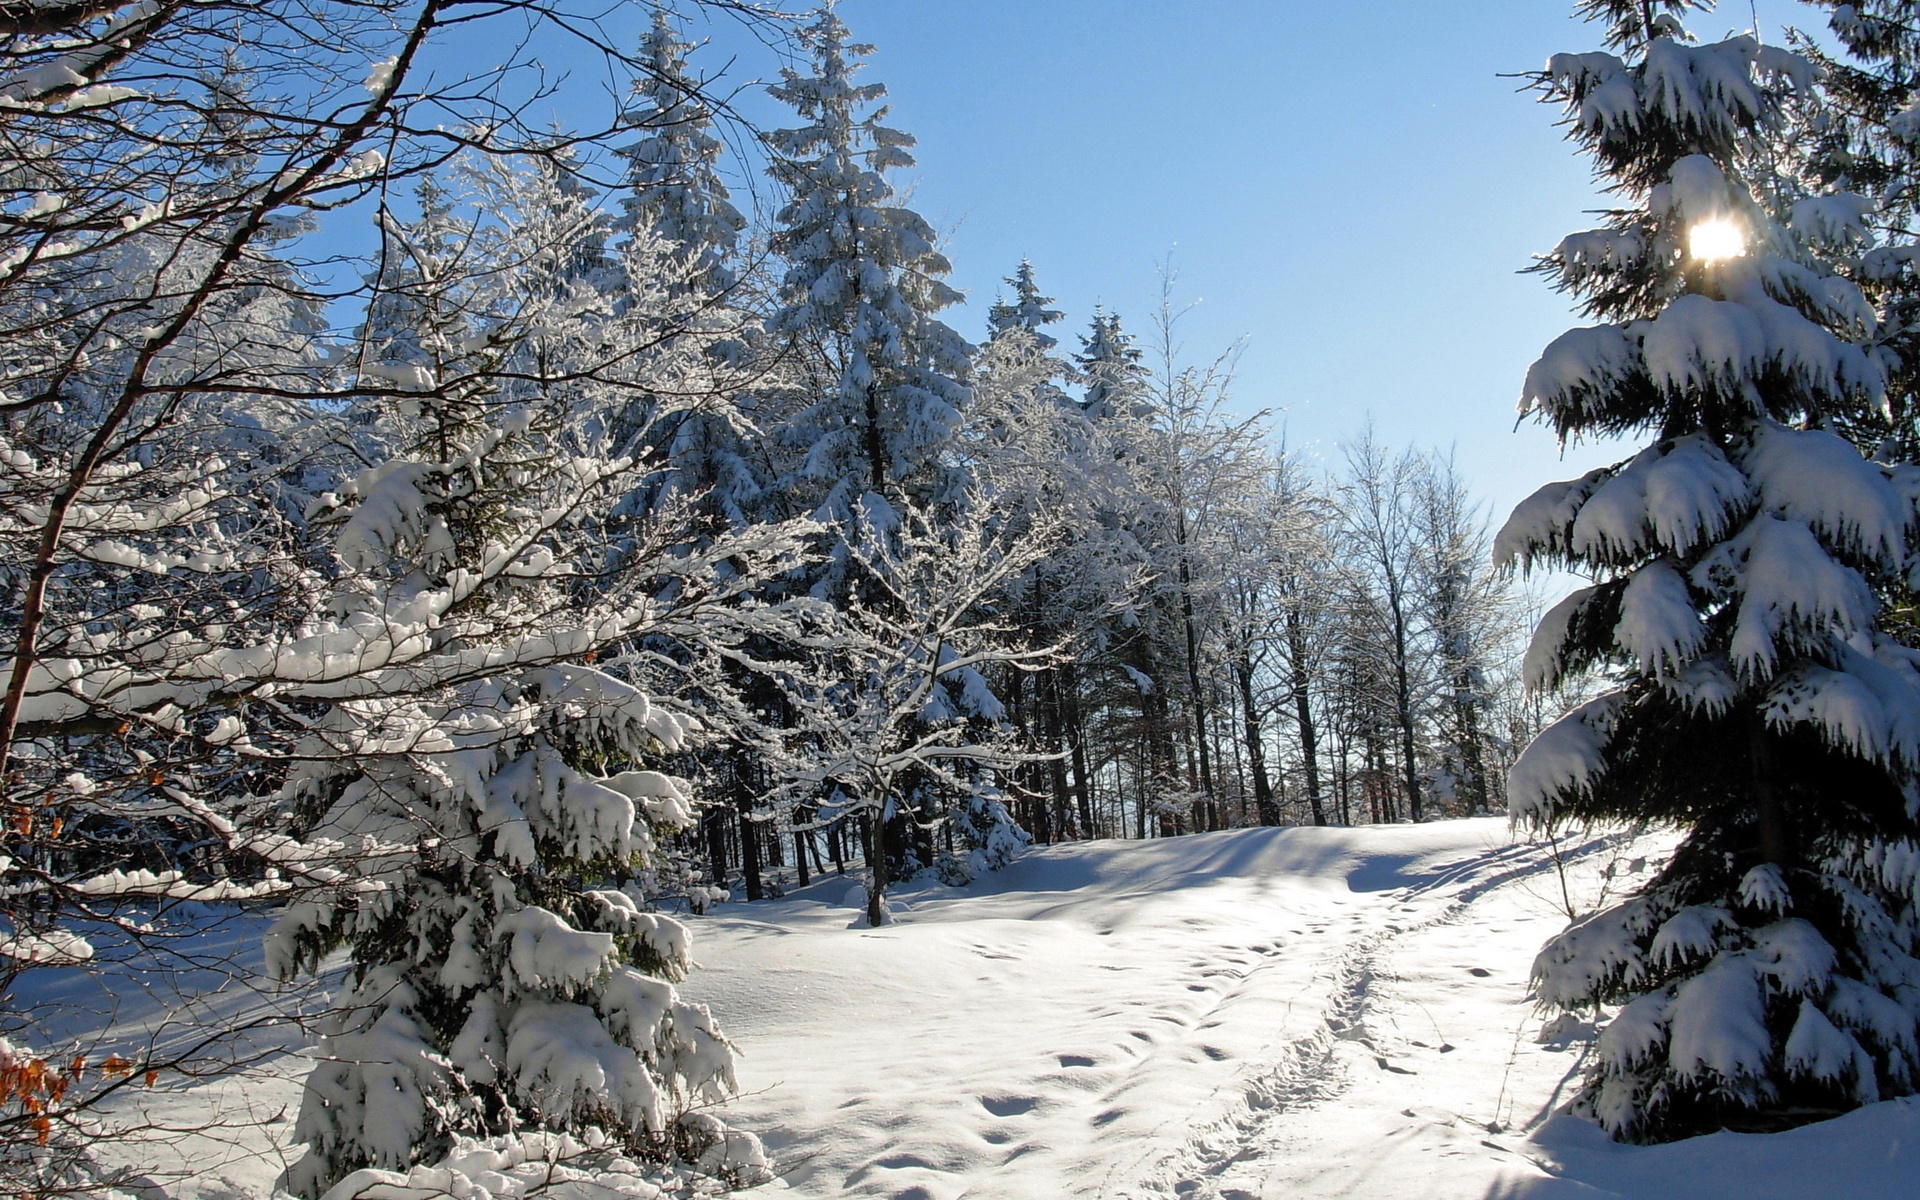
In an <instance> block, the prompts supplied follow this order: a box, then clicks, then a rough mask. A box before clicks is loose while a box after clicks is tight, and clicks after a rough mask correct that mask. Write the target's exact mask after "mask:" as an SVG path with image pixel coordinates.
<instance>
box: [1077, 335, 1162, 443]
mask: <svg viewBox="0 0 1920 1200" xmlns="http://www.w3.org/2000/svg"><path fill="white" fill-rule="evenodd" d="M1140 358H1141V352H1140V348H1139V347H1138V346H1136V345H1134V344H1133V338H1132V337H1131V336H1129V335H1128V334H1127V332H1126V331H1125V330H1124V329H1122V328H1120V314H1119V313H1109V312H1106V311H1104V310H1099V311H1096V312H1095V313H1094V314H1093V325H1092V327H1091V328H1090V329H1089V330H1088V331H1087V334H1086V336H1085V337H1083V338H1081V339H1080V353H1079V354H1077V355H1075V356H1074V360H1073V361H1074V362H1075V363H1076V364H1078V365H1079V367H1080V372H1081V375H1082V377H1083V378H1085V379H1086V381H1087V394H1086V397H1085V399H1084V400H1083V401H1082V402H1081V405H1082V407H1083V408H1085V409H1086V411H1087V415H1088V416H1090V417H1095V418H1099V417H1108V416H1114V415H1121V416H1127V417H1136V416H1139V415H1141V414H1140V413H1139V412H1136V409H1137V408H1138V406H1139V405H1141V404H1142V403H1143V402H1144V396H1145V392H1146V379H1147V370H1146V368H1145V367H1144V366H1142V365H1141V363H1140Z"/></svg>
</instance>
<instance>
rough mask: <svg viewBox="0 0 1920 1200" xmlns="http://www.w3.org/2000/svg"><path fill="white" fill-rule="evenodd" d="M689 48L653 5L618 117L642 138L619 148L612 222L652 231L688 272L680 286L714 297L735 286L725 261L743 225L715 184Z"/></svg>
mask: <svg viewBox="0 0 1920 1200" xmlns="http://www.w3.org/2000/svg"><path fill="white" fill-rule="evenodd" d="M690 50H692V47H691V46H689V45H688V44H687V43H686V42H683V41H681V40H680V37H679V35H678V33H676V31H675V30H674V27H673V16H672V15H671V14H670V13H669V12H668V11H667V10H666V9H665V8H660V7H656V8H655V9H654V10H653V25H652V27H651V28H649V29H648V31H647V32H646V34H645V35H644V36H642V38H641V39H640V55H639V57H640V61H641V63H642V67H643V72H644V73H643V74H642V75H641V76H640V78H639V79H637V80H636V81H635V82H634V86H633V98H632V101H631V103H629V105H628V106H627V108H626V109H625V111H623V112H622V113H621V125H622V127H623V128H626V129H632V130H635V131H638V132H639V133H640V134H641V135H642V136H641V138H640V140H639V141H637V142H634V143H633V144H632V145H630V146H625V147H622V148H621V150H620V155H621V157H623V158H625V159H626V160H627V164H628V166H627V172H626V177H625V179H624V181H623V190H625V191H626V194H625V195H623V196H622V197H621V200H620V204H621V208H622V209H623V210H624V211H623V215H622V216H621V218H620V221H619V223H618V224H619V228H620V229H621V230H623V231H626V232H634V231H637V230H651V231H652V232H653V233H654V234H655V235H657V236H659V237H661V238H663V239H665V240H666V241H667V242H669V243H670V244H672V245H675V246H678V247H679V248H680V249H681V250H682V251H683V252H684V253H685V254H687V255H688V256H689V258H690V259H691V263H690V265H691V267H692V270H690V271H688V272H687V273H686V278H685V280H684V281H682V284H681V286H683V287H685V288H688V289H692V290H701V291H704V292H706V293H708V294H710V295H713V296H720V295H723V294H725V293H726V292H727V291H728V290H729V289H731V288H732V287H733V285H734V282H735V275H734V270H733V264H732V262H731V259H732V256H733V252H734V247H735V245H736V244H737V243H738V241H739V238H740V231H741V230H743V229H745V228H746V226H747V220H746V218H745V217H743V216H741V215H740V210H739V209H737V208H735V207H734V205H733V200H732V197H731V195H730V194H729V193H728V191H727V187H726V184H725V183H723V182H722V181H721V179H720V173H719V162H720V151H721V144H720V139H719V138H717V137H715V136H714V135H713V110H712V107H711V106H710V105H709V104H708V102H707V99H706V97H705V94H704V84H703V83H702V82H701V81H699V80H696V79H694V78H693V77H692V76H691V75H689V74H688V71H687V54H688V52H689V51H690Z"/></svg>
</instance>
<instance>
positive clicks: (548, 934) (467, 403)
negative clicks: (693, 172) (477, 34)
mask: <svg viewBox="0 0 1920 1200" xmlns="http://www.w3.org/2000/svg"><path fill="white" fill-rule="evenodd" d="M556 169H557V168H556V167H555V166H554V165H553V162H552V160H545V161H540V162H539V163H538V165H536V166H534V167H529V168H524V169H518V170H516V169H513V168H508V167H505V166H503V165H502V164H500V163H497V162H483V163H481V164H480V165H479V166H477V167H476V168H475V169H474V170H472V171H470V172H468V173H467V175H466V177H465V185H464V186H465V188H466V189H468V193H470V194H455V195H449V196H448V197H446V199H445V200H444V202H441V203H436V204H435V205H434V206H432V207H431V209H430V211H429V212H427V213H425V214H423V216H422V218H421V221H422V223H423V225H424V226H425V228H424V229H421V230H416V229H414V228H411V227H409V226H408V225H406V224H405V223H402V222H399V221H394V220H389V221H388V224H387V236H388V238H389V240H390V242H391V243H392V245H391V246H390V250H389V255H390V259H391V260H393V261H404V262H406V263H407V264H409V266H408V269H407V270H405V271H403V272H398V273H396V274H395V275H394V277H393V279H392V280H391V281H390V282H389V283H388V284H384V285H382V286H383V287H394V288H399V289H402V290H404V291H405V293H406V296H405V303H397V302H396V303H389V304H385V305H381V304H378V303H376V306H375V307H376V308H377V309H379V310H380V311H382V312H383V313H384V314H385V316H384V318H383V320H382V321H381V322H380V323H378V325H377V327H376V328H374V329H370V330H369V333H368V336H367V339H366V343H365V345H364V347H363V354H362V355H361V357H360V359H359V361H358V362H357V363H356V364H355V367H354V369H355V371H356V374H357V377H358V380H359V387H358V388H357V389H356V392H357V396H358V398H357V400H356V402H355V405H354V407H353V410H352V412H351V413H350V414H348V418H347V420H346V424H347V426H348V427H349V428H350V429H352V430H353V431H354V436H355V437H356V439H357V441H358V448H359V451H360V453H361V454H362V455H363V456H364V457H366V458H368V459H369V460H370V461H371V462H372V463H373V465H371V466H369V467H367V468H366V469H364V470H362V471H360V472H359V473H358V474H357V475H355V476H354V477H352V478H350V479H348V480H346V481H345V482H344V485H343V486H342V487H341V488H340V489H339V491H338V493H337V494H334V495H330V496H328V497H325V498H324V499H323V502H322V503H321V504H320V505H319V506H317V509H316V512H315V515H314V520H315V521H316V522H318V523H319V525H320V526H321V527H323V528H331V529H333V530H334V531H335V532H334V534H333V542H332V545H333V551H334V555H335V558H336V563H337V568H336V570H337V579H336V581H335V582H334V583H333V585H332V587H331V589H330V594H329V595H328V596H327V597H326V600H325V603H324V604H323V605H322V609H321V612H320V613H318V614H316V617H315V619H314V621H313V622H312V624H311V625H310V627H309V628H308V629H307V630H305V631H303V634H304V636H301V637H298V638H295V639H292V640H291V641H289V642H287V643H285V644H283V645H279V646H272V647H264V648H262V651H263V653H267V654H268V655H270V657H271V659H272V660H273V662H274V663H275V670H276V672H277V673H278V674H280V675H282V676H285V677H287V678H288V680H289V682H288V685H287V688H286V691H287V692H288V693H289V694H291V695H294V696H306V697H307V698H309V699H319V698H322V697H324V698H325V699H326V700H327V701H328V703H326V705H325V706H324V708H323V709H322V710H321V711H320V712H318V713H317V714H316V715H315V717H314V719H313V721H312V723H311V726H310V731H309V733H308V735H307V737H306V738H305V739H304V740H303V741H302V742H301V743H300V744H299V745H297V746H296V747H295V762H296V765H295V768H294V770H293V771H292V772H291V774H290V776H289V777H288V780H287V782H286V784H285V786H284V787H283V788H282V789H281V790H280V792H279V796H278V801H279V803H280V805H281V806H282V807H283V808H284V809H285V811H286V813H287V814H288V818H289V820H290V821H291V823H292V825H293V827H294V828H295V830H296V831H297V832H298V833H299V834H300V835H301V836H302V837H303V838H304V839H305V840H306V841H307V842H308V843H326V844H332V845H337V846H341V847H346V848H349V849H351V850H353V851H354V854H353V856H352V858H351V860H350V861H349V862H348V863H346V864H344V865H343V867H342V874H341V876H340V877H339V878H337V879H336V881H335V882H334V884H333V886H332V887H331V888H329V889H327V890H326V891H324V892H321V893H319V894H315V895H311V896H308V897H306V898H304V899H303V900H302V901H301V902H300V903H297V904H294V905H291V906H289V907H288V908H287V910H286V911H285V913H284V914H283V915H282V916H281V918H280V919H279V921H278V922H277V923H276V925H275V927H274V929H273V931H272V933H271V934H270V936H269V967H270V969H271V970H272V971H273V972H274V973H276V974H279V975H282V976H286V975H290V974H293V973H296V972H299V971H302V970H310V969H313V968H315V967H316V966H317V965H318V963H319V961H320V960H321V958H322V957H323V956H325V955H326V954H327V953H329V952H330V951H331V950H333V949H335V948H339V947H345V948H346V949H347V950H348V951H349V952H350V955H351V959H352V968H351V974H350V980H349V987H348V989H347V992H346V995H345V997H344V998H343V1001H342V1003H341V1004H340V1007H339V1011H338V1013H337V1015H335V1016H334V1017H332V1018H330V1021H329V1023H328V1024H327V1026H326V1027H325V1028H324V1029H323V1030H322V1033H323V1037H322V1041H321V1047H320V1055H319V1059H318V1061H317V1063H316V1066H315V1068H314V1071H313V1073H312V1075H311V1076H310V1078H309V1080H308V1084H307V1091H306V1096H305V1099H304V1101H303V1104H302V1107H301V1112H300V1116H299V1120H298V1123H297V1124H296V1126H295V1133H296V1136H297V1137H298V1139H299V1140H300V1141H302V1142H304V1143H305V1144H306V1146H307V1148H308V1150H307V1154H306V1156H305V1157H304V1158H303V1159H302V1160H301V1161H300V1162H299V1163H297V1164H295V1165H294V1166H293V1167H292V1168H291V1169H290V1170H289V1172H288V1177H287V1182H288V1184H289V1186H290V1187H291V1188H292V1189H294V1190H296V1191H298V1192H300V1193H301V1194H304V1195H308V1196H314V1195H318V1194H319V1193H321V1192H323V1191H325V1190H326V1189H328V1188H329V1187H332V1186H334V1185H336V1184H337V1183H340V1182H341V1181H342V1180H343V1179H344V1178H346V1177H348V1176H350V1175H351V1174H352V1173H353V1172H355V1171H360V1170H363V1169H364V1170H366V1171H368V1172H370V1174H367V1175H362V1176H359V1177H358V1178H359V1179H360V1180H361V1181H362V1182H364V1183H367V1184H372V1183H375V1182H389V1183H394V1182H399V1179H397V1178H396V1176H395V1174H394V1173H399V1175H401V1176H404V1174H405V1173H406V1172H408V1171H409V1169H410V1168H412V1167H414V1166H415V1165H416V1164H420V1165H421V1166H423V1167H430V1166H431V1165H432V1164H433V1163H434V1162H435V1161H436V1160H439V1159H440V1158H442V1157H443V1156H444V1155H446V1154H447V1153H448V1152H449V1151H450V1150H452V1149H454V1148H456V1146H457V1145H458V1139H460V1138H462V1137H473V1138H479V1137H486V1136H495V1135H512V1134H517V1133H520V1132H521V1131H528V1130H538V1131H548V1132H561V1133H567V1134H570V1135H575V1136H576V1137H577V1138H579V1139H580V1140H581V1141H582V1142H584V1144H585V1146H586V1147H587V1148H588V1149H593V1148H594V1147H598V1148H599V1149H600V1151H601V1154H602V1157H603V1158H607V1157H611V1156H617V1155H625V1156H628V1157H630V1158H641V1159H651V1160H655V1161H658V1160H662V1159H667V1158H672V1157H680V1158H686V1159H690V1160H696V1161H698V1162H699V1164H700V1165H701V1166H702V1168H703V1169H705V1170H707V1171H709V1172H710V1173H714V1174H718V1175H721V1176H723V1177H728V1178H732V1179H734V1180H736V1181H743V1182H744V1181H757V1180H758V1179H760V1178H761V1177H763V1175H764V1162H763V1160H762V1159H761V1158H760V1156H759V1153H758V1150H757V1148H756V1146H755V1145H754V1144H753V1143H752V1141H751V1139H749V1138H745V1137H743V1136H742V1135H737V1134H732V1133H730V1132H728V1131H724V1130H721V1129H718V1128H717V1127H716V1126H714V1124H713V1123H712V1122H711V1121H710V1120H708V1119H706V1118H704V1117H700V1116H697V1115H696V1116H695V1117H694V1118H693V1119H692V1121H691V1123H688V1122H687V1121H684V1120H682V1119H681V1117H682V1114H683V1113H684V1112H685V1111H686V1109H687V1108H688V1106H689V1105H691V1104H693V1103H695V1102H698V1101H701V1100H708V1099H715V1098H718V1097H719V1096H721V1095H723V1094H724V1093H725V1092H726V1091H727V1090H729V1089H730V1088H731V1087H732V1054H731V1049H730V1047H729V1046H728V1044H727V1043H726V1041H725V1039H724V1038H723V1037H722V1036H721V1035H720V1034H719V1032H718V1031H717V1030H716V1029H715V1027H714V1025H713V1023H712V1021H711V1019H710V1018H709V1016H708V1015H707V1013H706V1011H705V1010H704V1009H703V1008H701V1007H699V1006H697V1005H690V1004H687V1003H684V1002H682V1001H680V1000H679V999H678V998H677V997H676V996H675V994H674V991H673V988H672V986H671V981H673V980H675V979H678V978H679V977H680V976H681V974H682V973H683V972H684V971H685V970H686V969H687V968H688V966H689V959H688V947H687V935H686V931H685V930H684V929H683V928H682V927H681V926H679V925H678V924H677V923H675V922H674V921H672V920H670V919H668V918H665V917H662V916H659V915H657V914H655V913H653V912H650V911H647V909H646V906H645V896H644V894H643V893H642V892H641V891H640V889H639V888H637V887H636V886H635V885H634V883H633V880H634V878H635V876H636V875H637V874H638V873H639V872H640V871H641V870H643V869H644V867H645V866H646V865H647V864H648V861H649V858H650V856H651V855H652V854H653V853H654V851H655V849H656V847H657V845H658V842H659V839H660V837H661V836H662V835H663V834H666V833H669V832H671V831H675V830H678V829H682V828H685V827H686V826H688V825H689V824H690V823H691V821H692V819H693V801H692V797H691V796H690V794H689V792H688V789H687V787H686V785H685V784H684V782H683V781H681V780H678V779H675V778H673V777H671V776H669V775H667V774H664V773H662V772H659V771H657V770H653V769H649V768H650V766H652V765H656V764H657V762H658V759H659V757H660V756H661V755H664V754H669V753H673V752H677V751H679V750H681V749H682V748H683V747H684V746H686V745H687V743H688V742H689V739H691V738H693V737H695V736H696V735H697V733H698V723H697V722H695V721H694V720H693V719H692V718H691V717H689V716H687V715H685V714H684V713H682V712H678V711H675V710H674V709H672V708H671V707H669V706H667V705H664V704H662V703H660V702H659V701H658V700H657V699H655V698H653V697H650V696H649V695H648V694H647V693H646V692H644V691H642V690H641V688H640V687H639V686H637V684H638V683H639V682H640V681H641V679H642V678H643V676H644V675H645V674H646V672H647V671H648V670H649V669H652V668H654V667H656V666H657V660H655V659H653V658H650V657H647V656H642V655H637V654H635V653H634V652H633V647H635V646H636V645H640V644H642V643H643V642H644V641H645V639H647V638H650V637H661V638H676V639H679V640H681V641H683V642H687V643H694V644H701V643H707V644H711V643H713V642H715V641H716V640H719V641H724V640H725V639H726V638H727V637H728V636H729V633H728V631H729V630H731V631H733V634H735V635H737V636H742V637H744V636H751V635H754V634H756V633H763V632H765V630H764V628H763V627H762V624H761V623H759V622H758V617H757V616H756V613H755V610H753V608H752V606H751V605H748V604H744V603H742V599H741V598H742V597H743V595H744V594H745V593H746V592H748V591H750V590H751V589H752V588H754V587H755V586H757V585H758V583H759V582H760V581H761V580H763V579H764V578H766V577H767V576H768V575H769V574H773V573H777V572H780V571H784V570H787V569H791V567H792V566H793V562H792V560H791V558H790V557H788V551H789V550H790V546H789V545H788V544H787V542H786V541H785V538H784V535H783V534H782V533H781V532H779V531H777V530H759V531H754V532H751V533H749V534H746V535H743V536H742V537H741V538H730V539H729V538H722V539H717V540H708V541H705V542H702V543H700V544H699V545H697V546H692V545H690V544H689V543H688V542H686V541H685V540H679V539H675V538H674V534H675V533H676V532H677V531H676V528H675V526H674V524H673V522H671V521H670V520H669V519H668V514H664V513H662V514H657V515H656V517H655V519H654V521H653V522H652V528H653V531H654V533H653V536H652V537H651V538H647V537H642V536H639V535H637V534H634V533H633V532H632V531H630V530H628V531H612V530H609V528H608V524H607V520H606V514H607V513H609V512H610V511H612V510H613V508H614V506H615V505H616V503H617V502H618V500H619V499H620V497H621V496H622V495H623V494H625V493H626V492H627V491H629V490H630V489H631V488H633V487H634V486H636V484H637V482H638V473H639V471H640V470H641V468H639V467H638V466H637V465H636V464H635V462H634V460H633V458H632V457H631V455H629V454H622V453H620V452H619V448H618V447H614V446H612V445H610V444H609V440H608V439H609V433H608V425H607V422H606V420H605V414H606V413H608V412H609V411H613V410H615V409H616V408H617V407H618V406H619V405H620V404H622V403H624V402H626V401H627V400H629V399H630V398H631V396H632V395H633V394H634V393H647V394H651V395H655V396H694V395H698V394H700V391H701V389H702V387H703V386H704V385H703V381H704V380H705V379H706V378H707V376H706V372H707V371H708V368H709V362H708V359H707V357H706V356H705V355H704V354H702V353H701V352H700V348H699V347H698V346H697V345H694V344H692V343H693V340H692V339H685V338H683V339H670V340H669V341H668V342H666V343H664V344H663V343H661V342H660V341H659V340H658V337H657V334H658V330H659V328H660V323H661V321H660V317H661V313H662V312H665V311H670V310H671V305H672V304H674V303H675V302H676V301H675V299H674V296H673V293H674V291H675V289H674V288H673V287H671V286H670V282H671V276H670V275H669V274H668V272H667V270H666V266H667V265H670V264H672V263H676V262H679V261H680V260H679V259H678V258H677V257H675V256H671V255H666V254H664V252H663V253H662V255H661V256H660V261H659V262H656V263H655V264H654V265H653V266H652V267H651V268H648V267H647V266H646V264H644V263H642V262H640V261H638V259H637V255H638V253H639V251H637V250H630V251H629V253H628V255H627V262H626V264H625V268H624V270H623V271H622V272H621V274H622V277H623V279H624V281H625V282H624V286H623V288H622V289H621V290H620V292H619V293H618V294H617V295H616V294H613V293H610V292H607V291H604V290H602V289H600V288H597V287H594V286H592V282H591V280H589V279H583V278H579V277H577V276H576V275H574V274H573V273H572V271H571V269H570V268H569V267H568V264H572V263H578V262H581V261H584V260H585V259H586V258H589V257H591V256H590V255H586V254H585V253H584V252H583V251H582V248H583V247H590V246H592V245H593V244H595V242H596V239H597V238H598V236H599V228H600V227H599V223H598V215H597V214H596V213H595V212H594V211H593V209H592V207H591V206H590V205H586V204H584V203H581V202H580V197H579V193H578V192H577V191H576V190H574V189H571V188H569V187H567V186H566V185H565V184H564V183H563V182H562V181H561V180H559V179H557V178H555V177H554V176H553V172H554V171H555V170H556ZM468 201H473V202H475V203H473V204H472V205H471V209H472V210H477V211H478V212H480V213H481V214H484V215H483V216H479V217H474V216H468V215H465V214H466V213H467V212H468V211H469V208H468V207H466V205H467V202H468ZM461 223H464V224H465V226H466V228H465V232H464V234H462V235H461V236H449V232H450V230H451V229H452V228H453V227H454V226H456V225H459V224H461ZM416 235H419V236H416ZM638 280H648V281H652V282H651V286H649V287H646V288H644V289H643V288H642V287H640V286H639V285H638V284H637V283H636V281H638ZM401 313H411V314H413V315H414V317H415V318H416V320H415V323H414V326H413V329H412V330H411V334H410V336H407V337H401V336H398V335H399V333H400V331H399V330H398V329H397V328H396V327H395V321H396V319H397V317H398V315H399V314H401ZM376 333H377V336H376ZM616 534H617V536H616ZM659 597H667V598H666V599H660V598H659ZM329 680H331V681H332V682H333V683H334V686H332V687H324V686H318V685H319V684H323V683H325V682H327V681H329ZM303 685H304V686H303Z"/></svg>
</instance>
